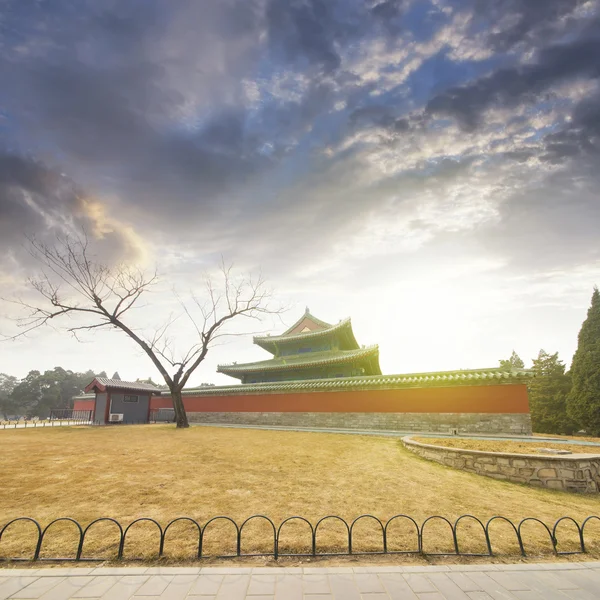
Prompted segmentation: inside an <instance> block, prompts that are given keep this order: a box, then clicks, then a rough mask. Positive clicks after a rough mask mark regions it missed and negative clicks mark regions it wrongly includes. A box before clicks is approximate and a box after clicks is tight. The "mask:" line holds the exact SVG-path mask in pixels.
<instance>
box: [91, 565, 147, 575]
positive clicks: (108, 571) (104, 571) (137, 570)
mask: <svg viewBox="0 0 600 600" xmlns="http://www.w3.org/2000/svg"><path fill="white" fill-rule="evenodd" d="M147 570H148V567H96V568H95V569H94V570H93V571H92V573H91V574H92V575H117V576H121V575H143V574H144V573H145V572H146V571H147Z"/></svg>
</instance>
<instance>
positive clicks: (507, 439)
mask: <svg viewBox="0 0 600 600" xmlns="http://www.w3.org/2000/svg"><path fill="white" fill-rule="evenodd" d="M190 425H192V426H193V427H225V428H232V429H266V430H271V431H306V432H309V433H344V434H349V435H374V436H379V437H395V438H403V437H406V436H407V435H412V436H414V437H430V438H448V439H457V438H462V439H468V440H495V441H502V442H515V441H518V442H530V443H532V444H538V445H540V446H543V445H544V442H552V443H553V444H576V445H580V446H596V447H598V446H600V442H588V441H586V440H578V439H568V440H564V439H557V438H553V437H541V436H537V435H536V436H535V437H534V436H524V435H514V436H509V435H504V436H503V435H472V434H460V435H450V434H448V433H437V432H431V431H390V430H386V429H381V430H375V429H334V428H325V427H319V428H317V427H281V426H278V425H242V424H240V423H235V424H233V423H190ZM599 598H600V596H599Z"/></svg>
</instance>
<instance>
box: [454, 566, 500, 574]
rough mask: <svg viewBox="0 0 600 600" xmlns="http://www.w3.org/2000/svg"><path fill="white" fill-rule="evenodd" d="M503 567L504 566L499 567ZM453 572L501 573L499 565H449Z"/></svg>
mask: <svg viewBox="0 0 600 600" xmlns="http://www.w3.org/2000/svg"><path fill="white" fill-rule="evenodd" d="M499 566H503V565H499ZM449 567H450V570H451V571H463V572H465V573H468V572H469V571H499V570H500V569H498V565H449Z"/></svg>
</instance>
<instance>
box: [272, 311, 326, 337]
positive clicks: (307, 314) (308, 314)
mask: <svg viewBox="0 0 600 600" xmlns="http://www.w3.org/2000/svg"><path fill="white" fill-rule="evenodd" d="M304 319H310V320H311V321H312V322H313V323H316V324H317V325H320V326H321V327H323V329H327V328H329V327H333V325H331V323H325V321H321V319H317V317H315V316H314V315H313V314H311V312H310V310H308V306H307V307H306V310H305V311H304V314H303V315H302V316H301V317H300V318H299V319H298V320H297V321H296V322H295V323H294V324H293V325H292V326H291V327H288V328H287V329H286V330H285V331H284V332H283V333H282V334H281V335H288V334H289V332H290V331H293V330H294V329H295V328H296V327H298V325H300V323H302V321H304Z"/></svg>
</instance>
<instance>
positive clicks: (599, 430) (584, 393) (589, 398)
mask: <svg viewBox="0 0 600 600" xmlns="http://www.w3.org/2000/svg"><path fill="white" fill-rule="evenodd" d="M571 379H572V381H573V387H572V388H571V393H570V394H569V397H568V399H567V411H568V413H569V416H570V417H571V418H572V419H574V420H575V421H576V422H577V423H578V424H579V426H580V427H581V428H583V429H585V430H586V431H587V432H588V433H591V434H592V435H600V292H599V291H598V288H597V287H595V288H594V293H593V294H592V304H591V306H590V308H589V310H588V313H587V318H586V320H585V321H584V322H583V325H582V326H581V330H580V331H579V337H578V343H577V350H576V352H575V356H573V363H572V365H571Z"/></svg>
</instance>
